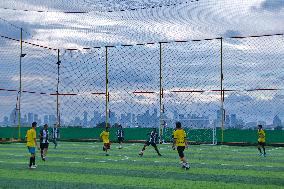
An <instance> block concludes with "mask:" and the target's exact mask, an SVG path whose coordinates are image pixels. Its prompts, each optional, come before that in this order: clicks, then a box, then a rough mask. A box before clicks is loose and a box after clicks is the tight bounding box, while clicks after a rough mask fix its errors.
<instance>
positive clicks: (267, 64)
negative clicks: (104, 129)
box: [0, 0, 284, 121]
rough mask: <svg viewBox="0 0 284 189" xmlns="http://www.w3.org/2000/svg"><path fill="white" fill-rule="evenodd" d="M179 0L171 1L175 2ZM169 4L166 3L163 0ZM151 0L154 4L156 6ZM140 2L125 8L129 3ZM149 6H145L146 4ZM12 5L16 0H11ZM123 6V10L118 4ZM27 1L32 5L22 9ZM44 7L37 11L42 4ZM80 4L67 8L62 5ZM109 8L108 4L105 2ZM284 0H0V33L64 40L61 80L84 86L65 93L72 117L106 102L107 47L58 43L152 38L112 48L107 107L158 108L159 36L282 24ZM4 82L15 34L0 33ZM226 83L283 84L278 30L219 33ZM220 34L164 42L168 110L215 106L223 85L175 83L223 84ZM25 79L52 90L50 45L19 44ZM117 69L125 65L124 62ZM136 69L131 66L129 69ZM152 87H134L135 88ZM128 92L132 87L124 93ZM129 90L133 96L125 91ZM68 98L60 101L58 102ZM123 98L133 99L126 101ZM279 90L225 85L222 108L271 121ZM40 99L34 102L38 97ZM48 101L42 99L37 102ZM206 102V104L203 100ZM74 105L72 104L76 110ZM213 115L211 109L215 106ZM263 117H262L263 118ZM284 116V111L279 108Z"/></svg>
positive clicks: (47, 106) (10, 70) (47, 105)
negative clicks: (132, 45)
mask: <svg viewBox="0 0 284 189" xmlns="http://www.w3.org/2000/svg"><path fill="white" fill-rule="evenodd" d="M174 4H176V5H174ZM167 5H169V6H167ZM152 7H153V8H152ZM134 8H136V10H130V9H134ZM144 8H145V9H144ZM13 9H16V10H13ZM121 9H123V10H125V11H119V10H121ZM24 10H28V11H24ZM39 11H41V12H39ZM68 11H69V12H78V11H81V12H86V13H76V14H74V13H66V12H68ZM108 11H112V12H108ZM283 20H284V1H283V0H242V1H239V0H238V1H237V0H236V1H233V0H199V1H193V2H191V1H182V0H176V1H173V0H164V1H147V0H145V1H142V3H141V1H138V0H134V1H133V0H131V1H128V0H125V1H117V0H109V1H99V0H94V1H91V0H56V1H55V0H53V1H44V0H2V1H1V2H0V34H1V35H4V36H9V37H12V38H17V39H19V28H20V27H22V28H23V29H24V39H25V40H27V41H30V42H33V43H37V44H42V45H45V46H49V47H52V48H59V49H61V54H62V68H61V76H62V82H61V90H62V91H65V92H73V93H80V96H76V97H65V98H64V99H62V106H61V107H62V114H64V115H66V116H69V117H70V119H71V118H72V117H74V116H75V115H77V116H82V112H83V111H84V110H86V111H89V112H91V111H92V110H94V109H99V110H102V111H103V108H104V104H102V103H103V102H104V98H103V97H102V96H95V97H94V96H93V95H90V92H104V91H103V90H104V83H105V79H104V76H105V75H104V60H105V58H104V54H105V52H104V49H99V50H90V51H79V52H72V53H70V52H68V51H65V50H64V49H67V48H78V49H83V48H85V47H95V46H104V45H120V44H137V43H146V42H155V43H156V44H154V45H147V46H142V47H138V46H134V47H118V48H114V49H110V50H109V58H110V62H109V63H110V73H109V74H110V79H111V80H110V94H111V95H112V96H111V97H112V98H111V100H112V101H111V103H112V104H111V109H112V110H113V111H116V110H117V112H118V113H119V112H120V113H124V112H127V111H130V110H131V111H134V112H136V113H137V112H138V113H139V111H141V110H142V109H143V110H145V109H147V108H149V107H150V108H152V107H153V106H155V107H157V108H159V101H158V92H159V88H158V86H159V78H158V76H159V67H158V65H159V46H158V44H157V42H159V41H174V40H189V39H204V38H215V37H220V36H222V37H230V36H247V35H262V34H275V33H284V22H283ZM0 45H1V46H2V47H4V48H0V52H1V59H0V66H1V68H0V72H1V76H0V77H1V81H2V82H0V88H11V89H14V88H15V89H18V83H19V78H18V71H19V70H18V66H17V64H18V54H19V48H18V47H19V46H18V43H17V42H11V41H7V40H5V39H3V38H1V39H0ZM223 45H224V76H225V80H224V86H225V88H226V89H238V90H248V89H255V88H281V89H282V88H283V89H284V87H283V84H282V83H283V78H284V74H283V73H281V70H283V68H284V65H282V64H283V63H284V55H283V50H284V39H283V36H282V37H280V36H277V37H270V38H268V37H265V38H261V39H244V40H232V39H230V40H229V39H226V40H225V41H224V44H223ZM219 50H220V42H219V41H218V40H215V41H210V42H194V43H182V44H181V43H170V44H165V46H164V47H163V60H164V68H165V69H164V71H163V73H164V79H165V81H164V85H165V95H166V97H167V98H165V100H164V102H165V106H166V108H168V109H167V110H168V112H169V113H170V112H172V111H173V110H175V109H177V110H179V111H180V112H187V113H188V112H189V113H194V112H198V115H202V114H205V115H209V114H210V115H214V114H215V111H216V110H217V109H218V107H219V105H220V96H219V93H216V92H215V93H214V92H208V93H202V94H191V93H184V94H181V93H179V94H176V93H172V92H171V91H173V90H190V89H191V90H215V89H220V51H219ZM24 51H25V52H26V53H27V57H25V58H24V60H23V61H24V62H23V64H24V65H23V66H24V70H23V73H24V74H23V81H24V89H26V90H30V91H39V92H46V93H54V92H55V84H56V77H57V75H56V74H57V70H56V65H54V62H56V61H57V59H56V52H53V51H47V50H45V49H41V48H34V47H33V48H32V47H29V46H24ZM122 70H123V71H122ZM133 70H135V71H133ZM137 90H141V91H153V92H156V93H155V94H154V95H140V96H139V95H138V96H137V95H136V96H135V95H134V96H133V93H132V92H133V91H137ZM0 93H2V94H1V95H0V97H2V96H3V99H4V100H1V101H0V106H3V107H4V108H1V111H0V119H1V120H2V117H3V116H4V115H7V111H8V112H10V110H11V109H12V108H14V107H15V104H16V98H17V97H16V96H17V94H16V93H12V92H9V93H7V92H5V94H4V92H1V91H0ZM125 93H127V94H128V96H127V95H126V96H125V95H123V94H125ZM23 99H24V100H23V103H26V105H25V106H23V107H24V108H25V107H26V111H25V112H29V111H31V112H33V109H34V111H37V112H40V113H41V114H49V113H51V112H52V113H54V102H55V99H54V98H53V97H52V98H51V97H50V96H46V97H44V95H41V96H40V97H39V96H37V95H34V96H32V94H30V95H28V94H26V97H23ZM129 99H131V100H129ZM63 101H64V102H63ZM128 101H129V102H128ZM282 101H283V92H282V91H281V90H280V91H274V92H273V91H272V92H271V91H261V92H253V93H252V92H251V93H248V92H231V93H230V92H228V93H226V101H225V102H226V107H227V109H228V110H229V111H228V113H237V114H239V115H243V116H246V117H247V118H249V120H254V117H255V119H257V120H259V119H261V118H263V119H265V120H269V121H271V119H272V118H273V116H274V115H276V114H279V115H280V116H282V117H283V116H284V112H283V111H284V107H282V106H281V102H282ZM35 104H36V105H35ZM43 107H44V108H43ZM208 107H209V108H208ZM74 109H76V110H77V111H74ZM214 116H215V115H214ZM264 117H265V118H264ZM283 118H284V117H283Z"/></svg>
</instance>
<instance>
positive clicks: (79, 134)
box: [0, 127, 284, 144]
mask: <svg viewBox="0 0 284 189" xmlns="http://www.w3.org/2000/svg"><path fill="white" fill-rule="evenodd" d="M28 129H29V128H27V127H23V128H21V138H22V139H24V137H25V134H26V131H27V130H28ZM39 129H40V128H37V132H39ZM102 130H103V129H102V128H71V127H70V128H60V139H61V140H70V139H74V140H79V139H99V135H100V133H101V132H102ZM116 130H117V129H116V128H111V129H110V139H111V141H113V142H115V141H116V135H115V132H116ZM150 131H151V128H125V129H124V132H125V141H129V140H146V139H147V138H148V136H147V133H149V132H150ZM172 131H173V130H172V129H166V130H165V131H164V139H165V140H166V141H171V135H172ZM186 132H187V135H188V140H189V141H195V142H211V141H212V130H207V129H195V130H191V129H186ZM17 137H18V129H17V128H15V127H0V138H17ZM257 137H258V135H257V131H256V130H238V129H228V130H225V131H224V142H245V143H256V142H257ZM217 141H218V142H221V130H220V129H218V130H217ZM266 143H268V144H270V143H284V131H283V130H267V131H266Z"/></svg>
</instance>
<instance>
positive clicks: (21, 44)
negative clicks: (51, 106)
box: [18, 28, 24, 140]
mask: <svg viewBox="0 0 284 189" xmlns="http://www.w3.org/2000/svg"><path fill="white" fill-rule="evenodd" d="M20 47H21V54H20V86H19V91H18V94H19V98H18V103H19V104H18V140H21V96H22V58H23V57H24V55H23V29H22V28H21V40H20Z"/></svg>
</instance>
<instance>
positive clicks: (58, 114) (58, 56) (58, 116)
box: [56, 49, 61, 126]
mask: <svg viewBox="0 0 284 189" xmlns="http://www.w3.org/2000/svg"><path fill="white" fill-rule="evenodd" d="M60 63H61V61H60V50H59V49H58V50H57V63H56V64H57V85H56V116H57V124H58V126H60V125H61V123H60V111H59V81H60V80H59V79H60Z"/></svg>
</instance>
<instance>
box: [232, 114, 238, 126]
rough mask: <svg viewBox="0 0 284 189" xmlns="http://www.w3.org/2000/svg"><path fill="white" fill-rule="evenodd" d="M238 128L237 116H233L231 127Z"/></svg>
mask: <svg viewBox="0 0 284 189" xmlns="http://www.w3.org/2000/svg"><path fill="white" fill-rule="evenodd" d="M236 126H237V115H236V114H231V127H232V128H236Z"/></svg>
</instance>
